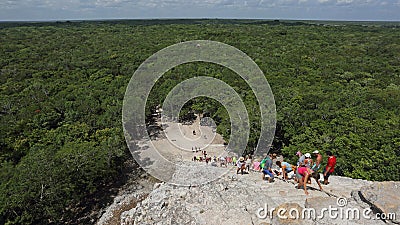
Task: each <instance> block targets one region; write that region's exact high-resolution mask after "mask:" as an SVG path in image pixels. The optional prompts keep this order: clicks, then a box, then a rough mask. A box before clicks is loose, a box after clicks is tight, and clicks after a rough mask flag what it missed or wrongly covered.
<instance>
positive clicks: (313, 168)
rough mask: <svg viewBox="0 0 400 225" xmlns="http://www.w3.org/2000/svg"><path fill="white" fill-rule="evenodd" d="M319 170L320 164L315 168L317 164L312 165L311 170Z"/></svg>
mask: <svg viewBox="0 0 400 225" xmlns="http://www.w3.org/2000/svg"><path fill="white" fill-rule="evenodd" d="M320 168H321V164H319V165H318V166H317V164H314V166H313V167H312V168H311V169H312V170H313V171H315V172H317V171H318V170H319V169H320Z"/></svg>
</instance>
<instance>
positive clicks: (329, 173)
mask: <svg viewBox="0 0 400 225" xmlns="http://www.w3.org/2000/svg"><path fill="white" fill-rule="evenodd" d="M325 172H326V168H325V169H324V174H325ZM331 174H332V173H331V172H327V173H326V176H325V175H324V180H328V178H329V176H330V175H331Z"/></svg>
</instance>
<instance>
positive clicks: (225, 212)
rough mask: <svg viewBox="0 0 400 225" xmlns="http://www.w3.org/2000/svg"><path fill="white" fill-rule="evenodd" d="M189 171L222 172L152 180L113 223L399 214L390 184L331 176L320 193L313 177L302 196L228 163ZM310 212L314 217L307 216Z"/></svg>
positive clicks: (294, 220)
mask: <svg viewBox="0 0 400 225" xmlns="http://www.w3.org/2000/svg"><path fill="white" fill-rule="evenodd" d="M215 170H218V171H215ZM220 170H225V171H222V173H221V171H220ZM185 173H187V171H176V173H175V175H174V176H173V179H177V180H178V179H187V176H184V175H185ZM190 174H191V175H193V176H203V178H204V177H207V176H215V175H220V174H223V175H222V176H220V177H216V178H215V179H214V181H212V182H208V183H206V184H203V185H193V186H177V185H171V184H168V183H159V184H156V185H154V189H153V190H152V191H151V192H150V193H149V194H148V196H147V197H146V198H145V199H144V200H143V201H141V202H139V203H138V204H136V205H135V206H134V207H132V208H131V209H128V210H125V211H124V212H122V213H121V214H120V215H119V217H118V218H117V219H118V221H119V223H118V224H123V225H128V224H144V225H146V224H163V225H164V224H190V225H203V224H204V225H205V224H207V225H208V224H216V225H224V224H226V225H228V224H229V225H235V224H238V225H239V224H240V225H266V224H278V225H279V224H300V225H302V224H374V225H380V224H386V223H385V221H383V220H373V219H368V218H364V217H363V216H362V213H363V211H371V212H370V216H371V217H374V216H375V215H376V213H377V212H376V211H374V210H373V209H372V208H373V206H376V207H378V208H380V209H381V210H382V212H396V213H397V216H400V215H399V214H398V213H399V212H398V209H399V208H398V205H399V201H398V196H397V195H395V194H396V192H395V191H394V190H396V189H394V188H395V186H394V185H395V184H396V183H390V182H389V183H387V184H385V183H375V182H369V181H363V180H355V179H350V178H345V177H338V176H331V178H330V181H331V183H330V184H329V185H324V186H323V189H324V191H320V190H319V188H318V185H317V184H316V182H315V181H314V180H313V181H312V184H311V185H308V187H309V188H308V192H309V195H305V193H304V190H302V189H297V188H295V186H296V185H295V184H294V183H293V182H292V181H289V182H288V181H284V180H282V179H275V181H274V182H272V183H269V182H267V181H265V180H262V177H261V173H260V172H250V173H249V174H243V175H241V174H236V169H235V167H234V166H232V167H228V169H226V168H221V167H213V166H211V165H210V166H208V167H204V166H202V167H199V170H198V171H191V172H190ZM359 193H361V195H360V194H359ZM365 199H367V200H368V201H369V202H365ZM390 200H392V201H390ZM396 207H397V208H396ZM329 208H331V209H332V208H336V209H337V215H336V214H335V211H334V212H331V214H332V213H333V215H330V214H329V211H327V210H329ZM310 210H313V212H315V213H314V214H315V216H309V215H308V214H309V213H310V212H309V211H310ZM358 212H359V213H360V214H359V218H358V217H357V215H358V214H357V213H358ZM307 213H308V214H307ZM303 214H304V215H305V216H303ZM306 214H307V215H306ZM386 222H388V221H386ZM389 222H392V221H389ZM393 222H397V221H396V220H394V221H393ZM99 224H102V223H99Z"/></svg>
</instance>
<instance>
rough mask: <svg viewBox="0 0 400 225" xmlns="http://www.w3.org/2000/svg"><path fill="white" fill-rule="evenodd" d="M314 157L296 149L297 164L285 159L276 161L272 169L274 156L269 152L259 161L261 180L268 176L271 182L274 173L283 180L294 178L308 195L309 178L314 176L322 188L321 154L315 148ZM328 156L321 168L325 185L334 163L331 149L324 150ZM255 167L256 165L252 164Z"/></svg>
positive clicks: (334, 158)
mask: <svg viewBox="0 0 400 225" xmlns="http://www.w3.org/2000/svg"><path fill="white" fill-rule="evenodd" d="M312 154H313V155H314V159H313V157H312V156H311V154H310V153H306V154H304V155H303V154H302V152H300V151H298V152H297V153H296V155H297V156H298V157H299V159H298V161H297V165H292V164H290V163H288V162H285V161H283V160H282V161H279V160H277V161H276V163H275V164H276V165H277V166H278V168H279V169H278V170H276V169H275V170H274V169H273V168H272V167H273V166H272V165H273V163H272V161H273V159H274V158H275V157H274V155H273V154H269V155H268V156H267V157H265V158H264V159H263V160H262V161H261V163H260V170H261V171H262V173H263V175H262V178H263V180H264V179H265V177H268V181H269V182H273V179H274V177H275V175H277V176H280V175H282V178H283V179H284V180H288V179H294V180H295V182H297V183H298V185H297V188H301V187H303V188H304V192H305V194H307V195H308V191H307V183H311V178H314V179H315V181H316V182H317V184H318V186H319V188H320V190H322V186H321V182H320V181H319V179H320V169H321V165H322V159H323V157H322V155H321V154H320V152H319V151H318V150H315V151H314V152H313V153H312ZM326 154H327V156H328V161H327V165H326V167H325V169H324V170H323V176H324V181H323V183H324V184H325V185H327V184H329V181H328V179H329V176H330V175H331V174H332V173H333V172H334V169H335V165H336V157H335V156H334V155H333V154H332V152H331V151H326ZM254 166H255V167H256V166H257V165H254Z"/></svg>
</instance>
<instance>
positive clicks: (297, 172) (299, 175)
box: [296, 170, 303, 179]
mask: <svg viewBox="0 0 400 225" xmlns="http://www.w3.org/2000/svg"><path fill="white" fill-rule="evenodd" d="M296 177H297V178H298V179H300V178H302V177H303V175H301V174H299V171H298V170H296Z"/></svg>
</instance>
